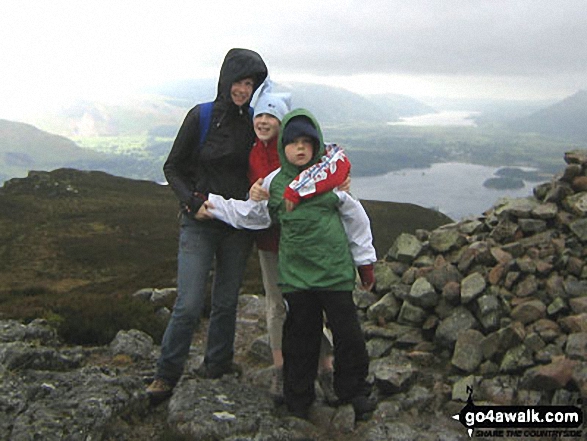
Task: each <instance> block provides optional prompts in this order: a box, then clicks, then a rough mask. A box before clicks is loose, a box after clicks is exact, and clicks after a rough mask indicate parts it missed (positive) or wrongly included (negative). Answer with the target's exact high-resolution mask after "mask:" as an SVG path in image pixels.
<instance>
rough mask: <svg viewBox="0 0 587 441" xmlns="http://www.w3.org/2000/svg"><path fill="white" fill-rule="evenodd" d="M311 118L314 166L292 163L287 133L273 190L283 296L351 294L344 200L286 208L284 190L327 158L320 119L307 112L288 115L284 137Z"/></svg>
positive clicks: (326, 197) (319, 198)
mask: <svg viewBox="0 0 587 441" xmlns="http://www.w3.org/2000/svg"><path fill="white" fill-rule="evenodd" d="M300 115H303V116H306V117H308V118H309V119H310V120H311V121H312V123H313V124H314V126H315V128H316V130H317V131H318V134H319V148H318V149H317V151H315V152H314V156H313V158H312V160H311V161H310V163H308V164H307V165H305V166H304V167H302V168H299V167H297V166H295V165H293V164H291V163H290V162H288V161H287V159H286V157H285V145H283V139H282V135H280V136H279V141H278V144H277V151H278V153H279V160H280V162H281V170H280V171H279V172H278V173H277V174H276V175H275V177H274V178H273V180H272V182H271V186H270V189H269V194H270V195H271V196H270V199H269V205H268V206H269V211H270V213H271V217H272V219H273V222H274V223H276V224H279V225H280V227H281V235H280V241H279V278H280V285H281V289H282V291H283V292H293V291H300V290H310V289H315V290H328V291H352V290H353V289H354V287H355V276H356V273H355V266H354V263H353V259H352V256H351V252H350V249H349V245H348V238H347V235H346V233H345V230H344V227H343V225H342V221H341V219H340V215H339V212H338V206H339V203H340V200H339V198H338V196H336V194H334V193H333V192H332V191H329V192H326V193H323V194H319V195H316V196H315V197H313V198H310V199H306V200H302V202H300V203H299V204H298V205H297V206H296V208H295V209H294V210H293V211H290V212H287V211H286V210H285V202H284V199H283V192H284V191H285V188H286V186H287V185H289V183H290V182H291V181H292V180H293V179H294V178H295V177H296V176H297V175H298V174H299V173H300V172H301V171H303V170H304V169H306V168H308V167H310V166H312V165H314V164H316V163H317V162H319V161H320V158H321V157H322V156H323V155H324V140H323V136H322V131H321V129H320V126H319V124H318V122H317V121H316V118H315V117H314V116H313V115H312V114H311V113H310V112H309V111H307V110H305V109H296V110H294V111H292V112H290V113H288V114H287V115H286V116H285V117H284V118H283V121H282V123H281V127H282V130H281V134H283V133H284V130H283V129H284V128H285V127H286V126H287V124H288V123H289V121H290V120H291V119H292V118H294V117H296V116H300Z"/></svg>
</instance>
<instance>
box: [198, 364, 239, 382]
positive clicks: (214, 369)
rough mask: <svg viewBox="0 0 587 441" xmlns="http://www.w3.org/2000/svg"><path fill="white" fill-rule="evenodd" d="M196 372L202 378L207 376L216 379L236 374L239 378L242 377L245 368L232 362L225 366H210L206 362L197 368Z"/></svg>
mask: <svg viewBox="0 0 587 441" xmlns="http://www.w3.org/2000/svg"><path fill="white" fill-rule="evenodd" d="M196 374H198V377H200V378H206V379H209V380H214V379H217V378H222V376H223V375H229V374H234V375H235V376H236V377H237V378H240V377H241V375H242V374H243V368H242V367H240V366H239V365H238V364H236V363H234V362H231V363H229V364H228V365H225V366H208V365H207V364H206V363H205V362H202V364H201V365H200V366H199V367H198V368H197V369H196Z"/></svg>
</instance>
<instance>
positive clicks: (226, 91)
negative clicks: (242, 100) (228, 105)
mask: <svg viewBox="0 0 587 441" xmlns="http://www.w3.org/2000/svg"><path fill="white" fill-rule="evenodd" d="M247 77H251V78H253V82H254V85H253V93H254V92H255V90H257V89H258V88H259V86H260V85H261V84H262V83H263V81H265V78H266V77H267V66H266V65H265V62H264V61H263V59H262V58H261V56H260V55H259V54H258V53H257V52H254V51H252V50H249V49H231V50H229V51H228V53H227V54H226V56H225V57H224V61H223V62H222V67H221V68H220V76H219V78H218V91H217V96H216V100H222V101H227V102H232V99H231V98H230V88H231V87H232V84H233V83H234V82H235V81H239V80H242V79H243V78H247Z"/></svg>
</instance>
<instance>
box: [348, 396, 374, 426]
mask: <svg viewBox="0 0 587 441" xmlns="http://www.w3.org/2000/svg"><path fill="white" fill-rule="evenodd" d="M351 404H352V405H353V409H354V410H355V419H356V420H357V421H366V420H368V419H369V418H371V415H372V413H373V411H374V410H375V409H376V408H377V402H376V401H375V400H374V399H372V398H370V397H367V396H365V395H359V396H358V397H355V398H353V399H352V400H351Z"/></svg>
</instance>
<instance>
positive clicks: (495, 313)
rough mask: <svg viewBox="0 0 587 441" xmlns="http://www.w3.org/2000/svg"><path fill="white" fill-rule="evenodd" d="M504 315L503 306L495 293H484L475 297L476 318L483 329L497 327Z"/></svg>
mask: <svg viewBox="0 0 587 441" xmlns="http://www.w3.org/2000/svg"><path fill="white" fill-rule="evenodd" d="M503 316H504V308H503V307H502V304H501V301H500V300H499V298H498V297H497V296H496V295H493V294H485V295H483V296H481V297H479V298H478V299H477V314H476V317H477V320H479V323H481V326H482V327H483V329H484V330H485V331H494V330H496V329H498V328H499V325H500V322H501V319H502V318H503Z"/></svg>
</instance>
